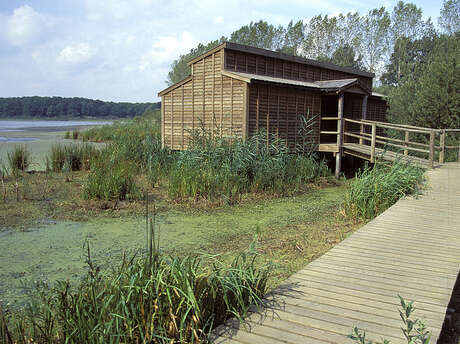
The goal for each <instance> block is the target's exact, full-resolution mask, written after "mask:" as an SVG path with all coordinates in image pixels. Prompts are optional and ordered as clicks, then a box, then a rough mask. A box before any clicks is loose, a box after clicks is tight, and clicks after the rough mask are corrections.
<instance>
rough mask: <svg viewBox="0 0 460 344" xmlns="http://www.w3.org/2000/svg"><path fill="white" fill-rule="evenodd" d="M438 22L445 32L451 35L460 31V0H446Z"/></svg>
mask: <svg viewBox="0 0 460 344" xmlns="http://www.w3.org/2000/svg"><path fill="white" fill-rule="evenodd" d="M438 23H439V26H441V28H442V30H443V32H444V33H447V34H449V35H453V34H455V33H457V32H459V31H460V1H459V0H444V2H443V4H442V8H441V13H440V16H439V18H438Z"/></svg>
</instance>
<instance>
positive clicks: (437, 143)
mask: <svg viewBox="0 0 460 344" xmlns="http://www.w3.org/2000/svg"><path fill="white" fill-rule="evenodd" d="M321 120H323V121H324V120H325V121H332V120H334V121H338V122H342V124H340V123H337V131H325V130H322V131H320V134H323V135H337V142H342V143H343V144H346V143H347V138H348V141H350V140H349V138H352V139H353V138H354V139H355V140H356V141H357V142H359V144H361V145H370V160H371V162H375V158H376V148H377V146H381V147H386V148H387V149H397V150H398V151H399V152H402V154H403V155H405V156H408V155H411V154H412V155H414V154H415V155H422V156H424V155H425V156H426V155H428V156H427V161H428V165H429V166H431V167H433V166H434V162H435V155H436V154H435V153H436V152H439V154H438V156H439V157H438V158H439V163H444V160H445V156H446V151H447V150H448V149H458V150H459V153H458V161H459V162H460V145H459V146H452V145H450V146H449V145H447V144H446V142H447V137H448V135H449V134H453V133H458V135H460V129H431V128H423V127H416V126H411V125H403V124H392V123H385V122H378V121H369V120H355V119H349V118H343V119H342V121H339V117H322V118H321ZM353 124H354V127H355V128H350V127H351V126H353ZM358 126H359V127H358ZM358 128H359V129H358ZM378 129H383V130H378ZM384 130H387V131H388V130H392V131H394V133H395V134H396V135H394V136H399V137H400V138H397V137H390V136H383V135H384V134H379V132H383V131H384ZM398 133H399V135H398ZM414 135H416V137H414ZM411 136H412V138H411ZM424 136H425V138H423V137H424ZM402 137H404V139H402ZM340 149H341V147H339V150H340Z"/></svg>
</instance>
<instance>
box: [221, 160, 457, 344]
mask: <svg viewBox="0 0 460 344" xmlns="http://www.w3.org/2000/svg"><path fill="white" fill-rule="evenodd" d="M427 177H428V188H427V190H426V191H425V192H424V194H423V195H422V196H420V197H418V198H413V197H409V198H405V199H402V200H400V201H398V202H397V203H396V204H395V205H393V206H392V207H391V208H389V209H388V210H387V211H385V212H384V213H383V214H381V215H380V216H378V217H377V218H375V219H374V220H372V221H371V222H369V223H368V224H366V225H365V226H363V227H362V228H361V229H359V230H358V231H357V232H355V233H354V234H352V235H351V236H350V237H348V238H347V239H345V240H344V241H342V242H341V243H340V244H338V245H336V246H335V247H334V248H332V249H331V250H330V251H329V252H327V253H326V254H324V255H323V256H321V257H320V258H318V259H316V260H315V261H313V262H311V263H310V264H308V265H307V266H306V267H305V268H304V269H303V270H301V271H299V272H297V273H296V274H294V275H293V276H291V277H290V278H289V279H288V280H286V281H285V282H284V283H283V284H282V285H280V286H279V287H277V288H276V289H275V290H273V291H272V292H270V293H269V295H267V297H266V299H265V303H266V307H265V308H264V310H262V311H258V312H254V313H252V314H251V315H250V316H248V318H247V319H246V321H245V322H244V323H240V322H239V321H237V320H231V321H229V322H228V323H227V324H226V325H224V326H221V327H219V328H217V329H216V331H215V333H214V337H213V340H214V343H219V344H224V343H228V344H230V343H235V344H237V343H239V344H278V343H309V344H315V343H318V344H320V343H322V344H324V343H352V341H351V340H350V339H348V338H347V335H349V334H350V333H351V329H352V327H353V326H358V327H359V328H362V329H366V332H367V336H366V338H368V339H369V340H378V341H381V340H382V338H387V339H389V340H391V343H406V341H405V340H404V337H403V335H402V332H401V330H400V326H401V325H402V322H401V319H400V317H399V313H398V306H399V299H398V294H400V295H401V296H403V297H404V298H405V299H406V300H414V301H415V307H416V308H417V310H416V311H415V313H414V317H417V318H420V319H423V320H424V321H425V323H426V325H427V326H428V328H429V329H430V330H431V331H432V333H433V336H432V339H431V343H436V341H437V338H438V335H439V333H440V331H441V328H442V324H443V321H444V317H445V312H446V307H447V305H448V303H449V300H450V297H451V292H452V289H453V286H454V284H455V281H456V279H457V275H458V273H459V270H460V249H459V247H460V164H458V163H450V164H445V165H444V166H442V167H441V168H438V169H434V170H429V171H428V172H427Z"/></svg>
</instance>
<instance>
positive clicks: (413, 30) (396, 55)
mask: <svg viewBox="0 0 460 344" xmlns="http://www.w3.org/2000/svg"><path fill="white" fill-rule="evenodd" d="M433 35H434V27H433V24H432V23H431V20H430V19H428V20H427V21H426V22H425V21H423V18H422V10H421V9H420V8H418V7H417V6H416V5H414V4H411V3H408V4H405V3H404V2H402V1H399V2H398V3H397V4H396V6H395V7H394V8H393V12H392V14H391V28H390V40H391V42H390V45H392V46H393V47H394V51H393V54H392V64H393V65H394V67H395V69H396V71H395V72H396V73H395V77H396V81H397V82H399V80H400V77H401V75H403V74H404V73H405V72H406V71H407V66H405V63H406V62H407V61H408V60H409V58H408V56H407V54H408V50H409V48H408V47H407V44H409V42H412V41H414V40H417V39H421V38H423V37H430V36H433Z"/></svg>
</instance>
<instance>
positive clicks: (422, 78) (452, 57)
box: [389, 33, 460, 128]
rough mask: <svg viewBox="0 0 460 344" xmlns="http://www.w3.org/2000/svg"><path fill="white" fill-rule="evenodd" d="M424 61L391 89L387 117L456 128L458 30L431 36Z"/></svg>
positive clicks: (459, 117)
mask: <svg viewBox="0 0 460 344" xmlns="http://www.w3.org/2000/svg"><path fill="white" fill-rule="evenodd" d="M424 60H425V61H426V62H425V63H417V64H416V65H415V66H414V67H413V70H414V72H413V73H410V74H408V75H407V76H406V77H405V78H404V80H403V81H402V82H401V84H400V86H399V87H397V88H393V89H391V91H390V93H389V95H390V110H389V117H390V119H391V120H392V121H394V122H397V123H405V124H411V125H416V126H422V127H430V128H460V79H459V78H458V75H459V73H460V33H458V34H456V35H453V36H440V37H438V38H435V41H434V47H433V49H431V50H430V51H429V52H428V54H427V56H426V58H425V59H424Z"/></svg>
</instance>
